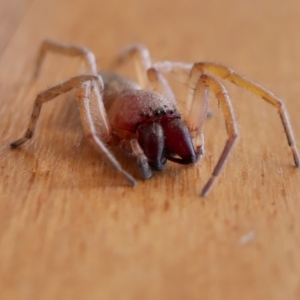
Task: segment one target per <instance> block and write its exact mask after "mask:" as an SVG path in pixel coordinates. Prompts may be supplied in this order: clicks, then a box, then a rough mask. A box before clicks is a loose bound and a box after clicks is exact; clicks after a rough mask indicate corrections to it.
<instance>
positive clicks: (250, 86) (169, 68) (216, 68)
mask: <svg viewBox="0 0 300 300" xmlns="http://www.w3.org/2000/svg"><path fill="white" fill-rule="evenodd" d="M154 67H155V68H157V69H158V70H160V71H161V72H178V71H179V72H180V71H181V72H189V73H190V79H189V86H191V88H193V86H195V84H196V82H197V80H198V78H199V76H200V75H201V74H203V73H208V74H211V75H214V76H216V77H218V78H220V79H223V80H227V81H229V82H232V83H234V84H235V85H237V86H238V87H242V88H244V89H246V90H248V91H249V92H251V93H253V94H255V95H257V96H259V97H260V98H262V99H263V100H265V101H266V102H268V103H270V104H271V105H273V106H274V107H276V108H277V110H278V113H279V116H280V119H281V123H282V125H283V128H284V131H285V135H286V138H287V141H288V145H289V146H290V148H291V151H292V155H293V159H294V163H295V165H296V166H297V167H300V156H299V151H298V148H297V146H296V142H295V138H294V134H293V131H292V127H291V124H290V120H289V117H288V114H287V110H286V107H285V105H284V103H283V101H282V100H281V99H279V98H278V97H277V96H275V95H274V94H273V93H271V92H270V91H268V90H267V89H265V88H264V87H262V86H260V85H259V84H257V83H254V82H253V81H251V80H249V79H246V78H244V77H243V76H242V75H240V74H238V73H236V72H235V71H234V70H232V69H230V68H228V67H226V66H223V65H220V64H216V63H208V62H198V63H195V64H188V63H182V62H171V61H159V62H156V63H155V64H154Z"/></svg>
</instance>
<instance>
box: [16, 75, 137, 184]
mask: <svg viewBox="0 0 300 300" xmlns="http://www.w3.org/2000/svg"><path fill="white" fill-rule="evenodd" d="M75 88H77V89H78V92H77V95H76V100H77V102H78V105H79V111H80V116H81V122H82V125H83V128H84V132H85V135H86V136H87V138H88V139H89V141H90V142H91V143H92V144H93V145H94V146H95V147H96V149H97V150H98V151H99V152H100V153H101V154H102V156H104V157H106V158H107V159H108V160H109V161H110V162H111V164H112V165H113V166H114V167H115V169H116V170H118V171H119V172H120V173H121V174H122V175H123V176H125V178H126V179H127V180H128V181H129V183H130V184H131V185H135V184H136V181H135V179H134V178H133V177H132V176H131V175H130V174H129V173H128V172H126V171H125V170H124V169H123V168H122V166H121V165H120V163H119V162H118V161H117V160H116V158H115V157H114V156H113V154H112V153H111V152H110V151H109V150H108V148H107V146H106V145H105V144H104V143H103V142H102V141H101V139H100V138H99V137H98V136H97V133H96V129H95V125H94V121H93V118H92V114H91V111H90V97H91V93H95V97H101V93H100V92H99V90H100V91H101V90H102V89H103V82H102V78H101V77H100V76H98V75H79V76H76V77H73V78H71V79H69V80H67V81H65V82H63V83H61V84H58V85H56V86H54V87H52V88H49V89H47V90H45V91H43V92H41V93H40V94H38V95H37V97H36V99H35V103H34V107H33V111H32V114H31V118H30V122H29V125H28V128H27V130H26V133H25V135H24V137H22V138H20V139H18V140H16V141H15V142H13V143H11V147H12V148H17V147H19V146H21V145H22V144H24V143H25V142H26V141H27V140H28V139H30V138H31V137H32V136H33V133H34V130H35V127H36V124H37V121H38V118H39V115H40V111H41V108H42V105H43V104H44V103H45V102H48V101H50V100H53V99H54V98H56V97H57V96H59V95H61V94H64V93H66V92H68V91H70V90H72V89H75ZM100 101H102V99H99V102H100ZM103 128H104V130H105V128H108V127H107V126H103ZM106 135H107V136H109V131H107V132H106Z"/></svg>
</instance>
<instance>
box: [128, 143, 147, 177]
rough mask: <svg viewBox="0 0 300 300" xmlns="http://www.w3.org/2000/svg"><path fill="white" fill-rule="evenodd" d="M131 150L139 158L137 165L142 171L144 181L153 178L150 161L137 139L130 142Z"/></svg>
mask: <svg viewBox="0 0 300 300" xmlns="http://www.w3.org/2000/svg"><path fill="white" fill-rule="evenodd" d="M130 145H131V149H132V151H133V153H134V155H135V157H136V158H137V164H138V166H139V167H140V169H141V174H142V177H143V178H144V179H147V178H150V177H152V169H151V167H150V166H149V163H148V159H147V157H146V155H145V153H144V151H143V149H142V148H141V146H140V144H139V142H138V140H137V139H132V140H130Z"/></svg>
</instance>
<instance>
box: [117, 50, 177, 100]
mask: <svg viewBox="0 0 300 300" xmlns="http://www.w3.org/2000/svg"><path fill="white" fill-rule="evenodd" d="M129 60H132V61H133V63H134V65H135V69H136V74H137V78H138V83H139V85H140V86H141V88H142V89H147V88H151V89H152V90H153V91H154V92H156V93H159V94H161V95H164V96H165V97H167V98H169V99H172V100H174V103H175V97H174V94H173V92H172V89H171V88H170V86H169V84H168V83H167V81H166V79H165V78H164V77H163V76H162V74H161V73H160V72H159V71H158V70H156V69H155V68H153V67H152V61H151V56H150V52H149V50H148V49H147V48H146V47H145V46H144V45H141V44H132V45H129V46H128V47H126V48H124V49H123V50H122V51H121V53H120V54H119V56H118V58H117V60H116V61H115V62H114V65H113V66H112V68H116V67H118V66H119V65H121V64H124V63H125V62H127V61H129ZM149 84H150V86H149Z"/></svg>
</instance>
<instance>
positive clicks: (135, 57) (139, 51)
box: [112, 44, 152, 89]
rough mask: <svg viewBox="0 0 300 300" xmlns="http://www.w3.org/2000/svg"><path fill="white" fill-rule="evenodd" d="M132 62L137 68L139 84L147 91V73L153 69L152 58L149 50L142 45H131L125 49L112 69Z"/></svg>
mask: <svg viewBox="0 0 300 300" xmlns="http://www.w3.org/2000/svg"><path fill="white" fill-rule="evenodd" d="M129 60H132V61H133V63H134V66H135V70H136V74H137V78H138V83H139V84H140V86H141V87H142V89H145V88H147V87H148V79H147V76H146V71H147V70H148V69H149V68H150V67H151V65H152V62H151V56H150V52H149V50H148V49H147V48H146V47H145V46H144V45H141V44H131V45H128V46H127V47H126V48H124V49H123V50H122V51H121V52H120V53H119V55H118V57H117V59H116V60H115V61H114V62H113V65H112V69H115V68H116V67H118V66H120V65H122V64H124V63H126V62H127V61H129Z"/></svg>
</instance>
